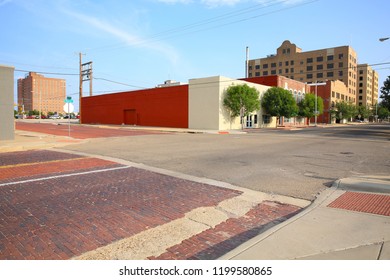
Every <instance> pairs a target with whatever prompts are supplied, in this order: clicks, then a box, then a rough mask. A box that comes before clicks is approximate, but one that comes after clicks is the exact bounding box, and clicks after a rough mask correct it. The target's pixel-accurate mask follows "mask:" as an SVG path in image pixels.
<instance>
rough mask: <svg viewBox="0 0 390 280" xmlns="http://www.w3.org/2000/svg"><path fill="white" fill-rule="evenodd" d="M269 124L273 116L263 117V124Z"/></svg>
mask: <svg viewBox="0 0 390 280" xmlns="http://www.w3.org/2000/svg"><path fill="white" fill-rule="evenodd" d="M269 123H271V116H270V115H263V124H269Z"/></svg>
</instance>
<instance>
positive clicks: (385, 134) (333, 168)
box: [66, 124, 390, 200]
mask: <svg viewBox="0 0 390 280" xmlns="http://www.w3.org/2000/svg"><path fill="white" fill-rule="evenodd" d="M389 140H390V125H388V124H387V125H349V126H337V127H331V126H329V127H325V128H323V127H316V128H308V129H302V130H272V129H260V130H249V133H248V134H229V135H215V134H183V133H180V134H171V135H163V136H154V135H143V136H139V137H131V138H128V137H123V138H115V139H95V140H93V139H91V140H90V141H89V142H88V143H85V144H79V145H71V146H68V147H66V149H69V150H73V151H82V152H87V153H91V154H98V155H106V156H111V157H114V158H121V159H125V160H129V161H132V162H137V163H143V164H147V165H149V166H155V167H159V168H164V169H168V170H174V171H178V172H181V173H184V174H191V175H194V176H197V177H204V178H211V179H215V180H219V181H224V182H228V183H231V184H233V185H236V186H240V187H244V188H248V189H252V190H257V191H263V192H267V193H276V194H281V195H286V196H291V197H297V198H302V199H309V200H313V199H314V198H315V196H316V195H317V194H318V192H320V191H321V190H323V189H325V188H327V187H329V186H330V185H331V184H332V183H333V182H334V181H335V180H337V179H340V178H346V177H350V176H353V175H365V174H369V175H381V174H383V175H388V173H389V171H390V141H389Z"/></svg>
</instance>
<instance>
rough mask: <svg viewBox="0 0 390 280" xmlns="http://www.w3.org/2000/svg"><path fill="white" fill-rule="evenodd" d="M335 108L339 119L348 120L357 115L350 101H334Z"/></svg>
mask: <svg viewBox="0 0 390 280" xmlns="http://www.w3.org/2000/svg"><path fill="white" fill-rule="evenodd" d="M336 110H337V113H336V118H337V119H339V120H343V119H347V120H349V119H351V118H353V117H354V116H356V115H357V108H356V105H354V104H352V103H347V102H345V101H342V102H338V103H336Z"/></svg>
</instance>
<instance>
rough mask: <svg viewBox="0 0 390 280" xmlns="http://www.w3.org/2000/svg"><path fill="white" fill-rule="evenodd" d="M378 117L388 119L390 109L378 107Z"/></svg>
mask: <svg viewBox="0 0 390 280" xmlns="http://www.w3.org/2000/svg"><path fill="white" fill-rule="evenodd" d="M378 117H379V118H380V119H381V120H385V119H389V117H390V110H389V109H387V108H386V107H383V106H380V107H378Z"/></svg>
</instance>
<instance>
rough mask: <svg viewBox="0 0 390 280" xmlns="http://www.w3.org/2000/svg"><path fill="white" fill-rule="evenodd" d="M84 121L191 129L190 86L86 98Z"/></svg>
mask: <svg viewBox="0 0 390 280" xmlns="http://www.w3.org/2000/svg"><path fill="white" fill-rule="evenodd" d="M81 120H82V123H85V124H96V123H99V124H123V123H124V124H130V125H131V124H136V125H140V126H159V127H178V128H188V85H182V86H172V87H163V88H152V89H145V90H137V91H129V92H121V93H113V94H105V95H98V96H90V97H83V99H82V105H81Z"/></svg>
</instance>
